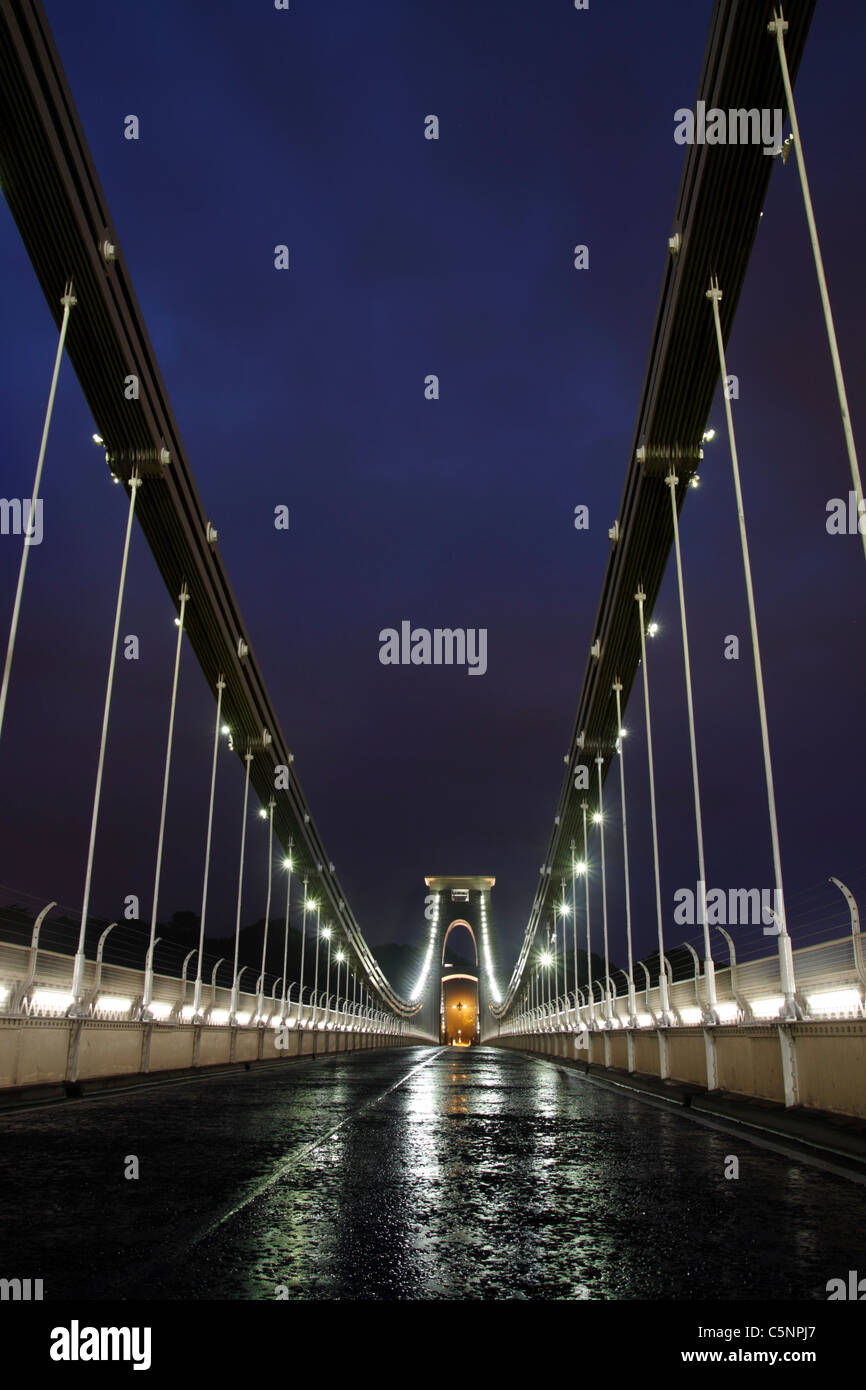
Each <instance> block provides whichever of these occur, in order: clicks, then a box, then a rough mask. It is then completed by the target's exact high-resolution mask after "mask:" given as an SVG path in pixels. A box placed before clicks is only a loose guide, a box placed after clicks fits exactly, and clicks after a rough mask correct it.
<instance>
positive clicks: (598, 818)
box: [592, 811, 601, 825]
mask: <svg viewBox="0 0 866 1390" xmlns="http://www.w3.org/2000/svg"><path fill="white" fill-rule="evenodd" d="M592 823H593V825H600V824H601V811H596V813H595V815H594V816H593V818H592Z"/></svg>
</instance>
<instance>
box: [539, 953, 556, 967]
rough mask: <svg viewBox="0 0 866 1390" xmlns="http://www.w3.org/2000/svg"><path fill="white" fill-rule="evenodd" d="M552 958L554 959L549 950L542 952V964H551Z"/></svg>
mask: <svg viewBox="0 0 866 1390" xmlns="http://www.w3.org/2000/svg"><path fill="white" fill-rule="evenodd" d="M552 960H553V956H552V955H551V954H550V952H549V951H544V952H542V956H541V964H542V965H550V962H551V961H552Z"/></svg>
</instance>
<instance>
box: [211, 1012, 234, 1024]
mask: <svg viewBox="0 0 866 1390" xmlns="http://www.w3.org/2000/svg"><path fill="white" fill-rule="evenodd" d="M228 1021H229V1011H228V1009H211V1013H210V1018H209V1019H208V1023H228Z"/></svg>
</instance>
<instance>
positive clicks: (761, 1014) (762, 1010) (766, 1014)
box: [750, 994, 785, 1018]
mask: <svg viewBox="0 0 866 1390" xmlns="http://www.w3.org/2000/svg"><path fill="white" fill-rule="evenodd" d="M750 1002H751V1005H752V1013H753V1014H754V1015H755V1017H756V1018H776V1017H777V1016H778V1013H779V1010H780V1009H781V1007H782V1005H783V1004H784V1002H785V1001H784V999H783V998H782V996H781V994H774V995H771V996H770V997H768V998H767V999H753V1000H751V1001H750Z"/></svg>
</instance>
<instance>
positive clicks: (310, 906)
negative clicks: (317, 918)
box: [304, 898, 317, 912]
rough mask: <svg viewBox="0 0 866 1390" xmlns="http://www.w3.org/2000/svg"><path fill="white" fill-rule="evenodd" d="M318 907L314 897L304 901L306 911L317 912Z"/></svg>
mask: <svg viewBox="0 0 866 1390" xmlns="http://www.w3.org/2000/svg"><path fill="white" fill-rule="evenodd" d="M316 907H317V904H316V903H315V902H313V900H312V898H307V901H306V902H305V903H304V911H305V912H315V910H316Z"/></svg>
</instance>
